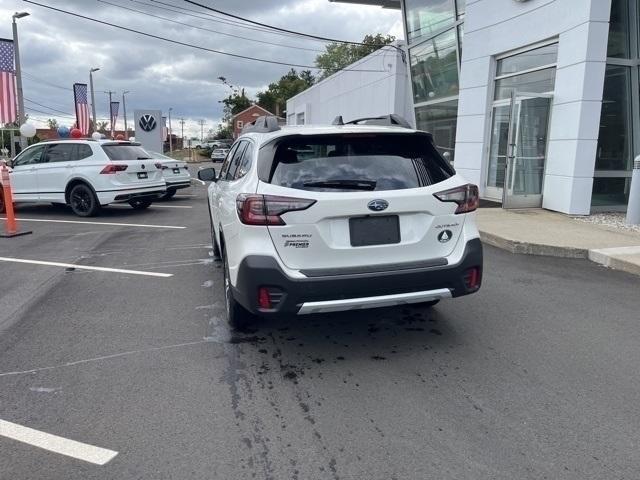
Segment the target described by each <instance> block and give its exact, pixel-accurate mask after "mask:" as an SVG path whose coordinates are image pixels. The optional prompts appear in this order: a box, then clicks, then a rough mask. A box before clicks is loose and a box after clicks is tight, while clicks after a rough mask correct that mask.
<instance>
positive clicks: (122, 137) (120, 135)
mask: <svg viewBox="0 0 640 480" xmlns="http://www.w3.org/2000/svg"><path fill="white" fill-rule="evenodd" d="M116 140H124V135H123V134H121V133H119V134H118V135H116Z"/></svg>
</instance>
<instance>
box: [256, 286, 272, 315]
mask: <svg viewBox="0 0 640 480" xmlns="http://www.w3.org/2000/svg"><path fill="white" fill-rule="evenodd" d="M258 306H259V307H260V308H261V309H263V310H271V296H270V295H269V289H267V288H266V287H261V288H260V289H259V290H258Z"/></svg>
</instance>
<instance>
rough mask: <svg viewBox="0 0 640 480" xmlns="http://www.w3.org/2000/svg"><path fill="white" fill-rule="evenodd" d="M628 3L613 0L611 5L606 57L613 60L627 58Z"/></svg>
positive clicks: (622, 0)
mask: <svg viewBox="0 0 640 480" xmlns="http://www.w3.org/2000/svg"><path fill="white" fill-rule="evenodd" d="M629 19H630V15H629V1H628V0H613V1H612V4H611V21H610V24H609V45H608V48H607V56H608V57H614V58H629V57H630V56H631V55H630V53H631V52H630V48H629V47H630V44H631V42H630V41H629V38H630V35H629V33H630V31H629Z"/></svg>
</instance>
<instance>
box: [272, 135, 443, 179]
mask: <svg viewBox="0 0 640 480" xmlns="http://www.w3.org/2000/svg"><path fill="white" fill-rule="evenodd" d="M271 171H272V172H273V173H272V175H271V179H270V183H271V184H273V185H279V186H282V187H288V188H295V189H299V190H313V191H334V192H338V191H359V190H371V191H383V190H402V189H408V188H418V187H424V186H428V185H433V184H435V183H439V182H442V181H443V180H446V179H447V178H449V177H451V176H452V175H453V174H454V173H455V172H454V171H453V169H452V168H451V166H450V165H449V164H448V163H447V162H446V160H444V159H443V158H442V157H441V156H440V154H439V153H438V152H437V151H436V150H435V148H434V147H433V145H432V143H431V141H430V139H429V137H427V136H425V135H420V134H417V135H416V134H413V135H407V134H401V135H398V134H386V135H380V134H358V135H323V136H304V137H299V136H296V137H291V138H287V139H284V140H283V141H282V142H281V143H280V144H279V145H278V146H277V148H276V149H275V154H274V161H273V166H272V169H271Z"/></svg>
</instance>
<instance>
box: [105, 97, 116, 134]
mask: <svg viewBox="0 0 640 480" xmlns="http://www.w3.org/2000/svg"><path fill="white" fill-rule="evenodd" d="M104 93H106V94H107V95H109V124H110V125H111V140H113V137H114V135H113V133H114V130H115V128H116V126H115V125H114V124H113V112H112V110H111V109H112V106H111V101H112V100H111V95H113V94H114V93H116V92H112V91H111V90H109V91H107V92H104Z"/></svg>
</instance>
